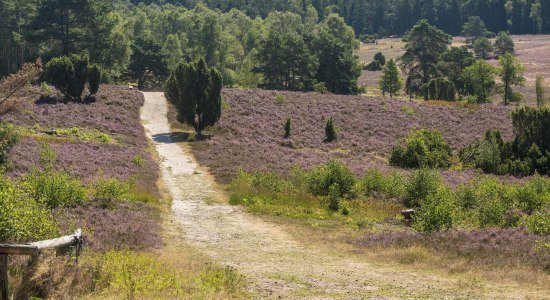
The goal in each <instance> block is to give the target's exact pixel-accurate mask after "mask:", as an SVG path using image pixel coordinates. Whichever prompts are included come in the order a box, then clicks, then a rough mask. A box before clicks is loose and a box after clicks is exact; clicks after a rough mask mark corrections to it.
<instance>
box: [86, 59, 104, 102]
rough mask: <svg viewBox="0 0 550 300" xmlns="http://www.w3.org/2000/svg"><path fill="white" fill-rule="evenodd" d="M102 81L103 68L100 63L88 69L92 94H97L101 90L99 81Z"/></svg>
mask: <svg viewBox="0 0 550 300" xmlns="http://www.w3.org/2000/svg"><path fill="white" fill-rule="evenodd" d="M100 82H101V69H100V68H99V66H98V65H93V66H91V67H90V69H89V70H88V86H89V89H90V94H91V95H94V94H97V92H98V91H99V83H100Z"/></svg>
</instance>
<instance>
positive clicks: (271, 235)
mask: <svg viewBox="0 0 550 300" xmlns="http://www.w3.org/2000/svg"><path fill="white" fill-rule="evenodd" d="M144 95H145V105H144V107H143V108H142V111H141V118H142V121H143V124H144V126H145V128H146V130H147V134H148V136H149V137H150V138H151V140H152V141H153V143H154V145H155V147H156V150H157V152H158V153H159V156H160V160H161V162H160V168H161V172H162V178H163V181H164V184H165V185H166V188H167V189H168V190H169V192H170V194H171V196H172V199H173V204H172V216H171V222H170V223H169V224H173V225H174V228H173V229H172V230H173V231H175V232H177V233H178V236H179V238H181V239H182V241H183V242H185V243H187V244H189V245H191V246H193V247H195V248H197V249H199V251H201V252H203V253H205V254H207V255H209V256H210V257H212V258H213V260H215V261H216V262H218V263H220V264H223V265H228V266H231V267H234V268H236V269H237V270H238V271H239V272H240V273H241V274H243V275H245V276H246V277H247V280H248V281H249V282H250V289H251V292H252V293H253V294H254V295H256V296H257V297H258V298H261V299H265V298H268V299H273V298H275V299H277V298H279V299H289V298H290V299H296V298H300V299H303V298H305V299H334V298H342V299H365V298H369V299H372V298H375V299H397V298H446V299H454V298H478V297H483V296H481V295H479V294H478V293H484V292H489V291H488V290H487V288H488V287H487V286H485V287H484V288H483V289H482V290H478V289H479V287H476V288H474V289H472V290H470V289H465V288H464V286H463V284H461V283H460V282H459V280H457V279H452V278H442V277H440V276H438V275H436V274H431V273H428V272H416V271H411V270H403V269H402V268H399V267H389V266H388V267H386V266H383V267H381V266H379V264H377V263H367V262H364V261H361V260H360V259H359V258H356V257H354V256H353V255H350V254H349V253H338V252H335V251H332V252H331V251H330V250H326V249H325V250H320V249H316V248H315V247H314V246H312V245H307V244H303V243H299V242H298V241H296V240H295V239H293V237H291V235H290V234H288V233H286V232H285V231H284V229H282V228H281V227H279V226H277V225H274V224H270V223H268V222H265V221H262V220H260V219H259V218H257V217H254V216H252V215H250V214H247V213H245V212H243V211H242V210H241V209H240V208H238V207H233V206H230V205H223V204H212V202H213V201H210V200H211V199H212V198H215V197H219V196H220V195H219V194H218V192H217V187H216V183H215V182H214V180H213V178H212V177H211V176H210V175H209V174H208V173H207V172H206V171H205V170H204V169H203V168H201V167H200V166H199V165H198V164H197V162H196V161H195V159H194V157H193V155H192V154H191V151H190V149H189V146H188V145H186V144H185V143H181V142H178V141H181V140H182V138H181V134H180V135H179V136H178V135H177V134H172V133H171V129H170V126H169V123H168V120H167V117H166V113H167V102H166V99H165V98H164V95H163V93H154V92H150V93H144ZM490 290H492V292H495V290H494V289H490ZM489 297H491V296H489Z"/></svg>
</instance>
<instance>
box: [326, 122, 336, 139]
mask: <svg viewBox="0 0 550 300" xmlns="http://www.w3.org/2000/svg"><path fill="white" fill-rule="evenodd" d="M337 139H338V136H337V135H336V127H334V120H333V119H332V117H330V118H329V119H328V120H327V124H326V125H325V142H328V143H330V142H333V141H336V140H337Z"/></svg>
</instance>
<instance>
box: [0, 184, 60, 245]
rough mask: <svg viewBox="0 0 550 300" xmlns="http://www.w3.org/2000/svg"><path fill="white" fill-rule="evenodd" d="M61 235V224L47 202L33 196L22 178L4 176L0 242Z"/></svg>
mask: <svg viewBox="0 0 550 300" xmlns="http://www.w3.org/2000/svg"><path fill="white" fill-rule="evenodd" d="M57 235H58V229H57V225H56V223H55V220H54V218H53V216H52V214H51V212H50V211H49V210H48V209H47V208H46V206H45V205H44V204H43V203H40V202H38V201H36V200H35V199H34V198H32V197H31V196H30V195H29V194H28V193H27V192H26V191H25V190H24V189H23V188H22V185H21V184H20V183H19V182H13V181H12V180H11V179H9V178H5V177H2V178H1V179H0V243H12V242H17V243H23V242H30V241H36V240H43V239H49V238H53V237H55V236H57Z"/></svg>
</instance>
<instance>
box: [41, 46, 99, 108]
mask: <svg viewBox="0 0 550 300" xmlns="http://www.w3.org/2000/svg"><path fill="white" fill-rule="evenodd" d="M45 75H46V81H47V82H48V83H50V84H51V85H53V86H55V87H56V88H57V89H58V90H59V91H60V92H61V93H62V94H63V95H64V96H65V97H67V98H68V99H69V100H74V101H81V100H82V93H83V92H84V88H85V87H86V82H87V79H88V56H87V55H85V54H81V55H76V54H72V55H70V56H62V57H57V58H53V59H52V60H50V62H48V64H47V65H46V72H45Z"/></svg>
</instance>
